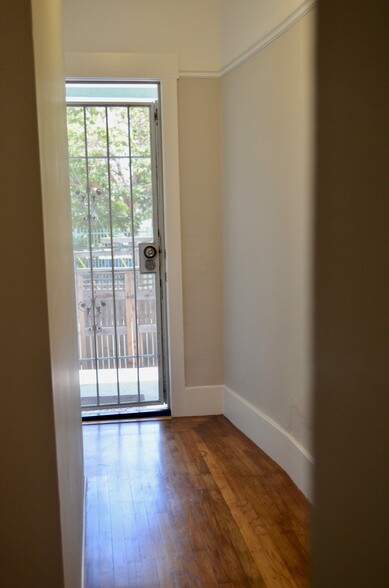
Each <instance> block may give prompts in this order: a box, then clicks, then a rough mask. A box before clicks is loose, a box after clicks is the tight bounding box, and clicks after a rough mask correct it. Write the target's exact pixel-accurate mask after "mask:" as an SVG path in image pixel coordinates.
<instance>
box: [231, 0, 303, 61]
mask: <svg viewBox="0 0 389 588" xmlns="http://www.w3.org/2000/svg"><path fill="white" fill-rule="evenodd" d="M309 4H312V2H309V0H273V1H272V2H269V1H268V0H239V2H236V0H221V4H220V16H221V18H220V40H221V49H220V60H221V64H220V65H221V67H224V66H226V65H227V64H228V63H230V62H231V61H233V60H235V59H236V58H237V57H238V56H239V55H240V54H242V53H244V52H245V51H247V50H248V49H249V48H250V47H251V46H252V45H255V44H256V43H257V42H258V41H259V40H260V39H262V38H263V37H265V36H266V35H268V34H269V33H270V32H271V31H272V30H273V29H275V28H276V27H278V26H279V25H280V23H282V22H283V21H284V20H285V19H287V17H289V15H291V14H292V13H293V12H294V11H295V10H299V9H301V8H302V7H306V6H307V5H309Z"/></svg>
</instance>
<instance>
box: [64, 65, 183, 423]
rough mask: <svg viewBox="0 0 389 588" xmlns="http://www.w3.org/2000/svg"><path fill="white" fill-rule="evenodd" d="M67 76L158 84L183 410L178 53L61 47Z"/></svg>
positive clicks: (171, 341)
mask: <svg viewBox="0 0 389 588" xmlns="http://www.w3.org/2000/svg"><path fill="white" fill-rule="evenodd" d="M65 75H66V78H77V79H80V78H83V79H86V80H87V79H88V78H89V79H94V80H96V79H102V80H110V79H111V80H125V81H129V80H131V81H139V82H141V81H158V82H160V86H161V105H160V112H161V122H162V158H163V161H162V164H163V192H164V204H165V210H164V220H165V245H166V272H167V283H166V293H167V330H168V333H167V335H168V347H169V358H168V366H169V372H170V373H169V380H170V406H171V411H172V415H173V416H185V415H186V397H185V368H184V319H183V303H182V269H181V268H182V266H181V215H180V183H179V155H178V109H177V79H178V57H177V55H171V54H166V55H152V54H132V53H65Z"/></svg>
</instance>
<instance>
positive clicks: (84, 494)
mask: <svg viewBox="0 0 389 588" xmlns="http://www.w3.org/2000/svg"><path fill="white" fill-rule="evenodd" d="M86 491H87V478H86V476H84V491H83V498H82V545H81V588H84V586H85V540H86Z"/></svg>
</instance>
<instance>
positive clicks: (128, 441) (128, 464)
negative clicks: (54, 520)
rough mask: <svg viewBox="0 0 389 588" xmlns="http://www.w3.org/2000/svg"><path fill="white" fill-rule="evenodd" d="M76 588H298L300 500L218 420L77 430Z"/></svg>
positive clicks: (301, 578)
mask: <svg viewBox="0 0 389 588" xmlns="http://www.w3.org/2000/svg"><path fill="white" fill-rule="evenodd" d="M84 446H85V473H86V476H87V514H86V545H85V573H86V588H127V587H144V588H153V587H164V588H165V587H166V588H173V587H177V588H183V587H192V586H196V587H200V588H212V587H213V586H223V587H224V588H233V587H239V586H258V587H259V586H268V587H277V588H278V587H280V588H283V587H294V588H296V587H298V588H300V587H304V586H308V579H307V578H308V549H309V546H308V533H307V529H308V515H309V508H308V503H307V501H306V499H305V498H304V497H303V495H302V494H301V493H300V492H299V491H298V489H297V488H296V486H295V485H294V484H293V483H292V482H291V480H290V478H289V477H288V476H287V475H286V474H285V472H283V470H281V469H280V468H279V467H278V466H277V465H276V464H275V463H274V462H273V461H272V460H271V459H270V458H269V457H267V456H266V455H265V454H264V453H263V452H262V451H261V450H260V449H258V447H256V446H255V445H254V444H253V443H252V442H251V441H249V440H248V439H247V437H245V436H244V435H243V434H242V433H240V431H238V429H236V428H235V427H234V426H233V425H232V424H231V423H230V422H229V421H228V420H227V419H226V418H225V417H223V416H217V417H196V418H177V419H173V420H171V421H151V422H144V421H143V422H133V423H121V424H106V423H105V424H101V425H86V426H85V427H84Z"/></svg>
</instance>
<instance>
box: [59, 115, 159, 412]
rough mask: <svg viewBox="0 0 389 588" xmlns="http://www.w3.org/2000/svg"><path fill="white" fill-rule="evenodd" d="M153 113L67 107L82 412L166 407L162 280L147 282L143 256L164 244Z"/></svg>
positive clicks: (156, 277) (154, 276)
mask: <svg viewBox="0 0 389 588" xmlns="http://www.w3.org/2000/svg"><path fill="white" fill-rule="evenodd" d="M151 113H152V109H151V107H150V105H146V106H144V105H136V106H135V105H134V106H132V105H126V106H123V105H118V106H114V105H108V104H107V105H103V104H99V105H71V106H68V135H69V157H70V185H71V203H72V219H73V247H74V271H75V278H76V290H77V291H76V297H77V312H78V343H79V358H80V385H81V400H82V406H83V408H84V409H85V410H91V409H99V408H100V409H104V410H106V409H107V408H109V407H117V408H118V407H134V406H140V405H142V404H145V405H147V404H152V403H163V394H162V386H161V385H160V382H159V378H160V377H161V376H162V370H161V366H162V361H161V352H160V333H161V324H160V319H159V316H160V313H159V312H158V305H159V304H160V290H159V284H160V279H159V271H157V273H154V274H141V273H140V271H139V250H138V248H139V243H144V242H154V241H155V240H156V236H157V235H158V232H157V231H158V230H157V223H158V218H157V214H156V212H157V210H156V195H155V190H156V186H155V185H154V184H155V181H154V179H153V178H154V177H155V174H154V175H153V170H152V165H153V162H154V161H155V155H154V156H153V149H155V146H153V144H152V141H151V137H152V132H151V121H152V117H151ZM158 270H159V268H158ZM157 285H158V287H157Z"/></svg>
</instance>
